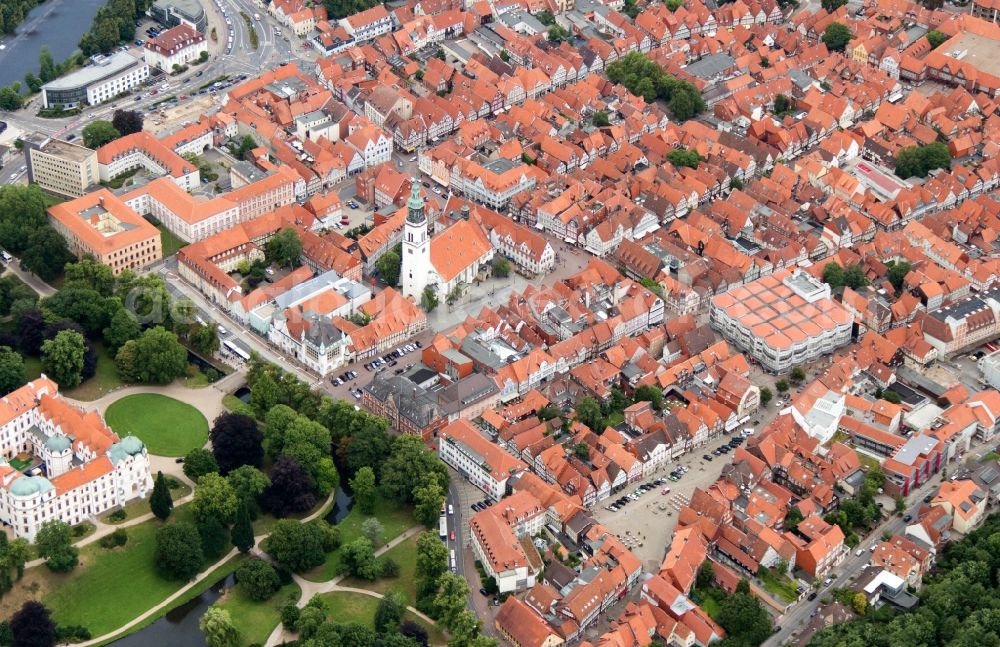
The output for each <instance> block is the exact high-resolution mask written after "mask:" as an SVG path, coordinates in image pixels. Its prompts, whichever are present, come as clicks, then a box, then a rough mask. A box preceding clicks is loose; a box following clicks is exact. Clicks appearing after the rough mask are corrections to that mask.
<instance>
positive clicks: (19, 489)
mask: <svg viewBox="0 0 1000 647" xmlns="http://www.w3.org/2000/svg"><path fill="white" fill-rule="evenodd" d="M10 493H11V494H12V495H14V496H31V495H33V494H37V493H38V483H36V482H35V479H33V478H32V477H30V476H24V477H21V478H19V479H17V480H16V481H14V482H13V483H11V485H10Z"/></svg>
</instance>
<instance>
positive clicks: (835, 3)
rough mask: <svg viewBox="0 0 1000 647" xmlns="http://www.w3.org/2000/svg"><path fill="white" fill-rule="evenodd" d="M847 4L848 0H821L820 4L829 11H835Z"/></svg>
mask: <svg viewBox="0 0 1000 647" xmlns="http://www.w3.org/2000/svg"><path fill="white" fill-rule="evenodd" d="M845 4H847V0H821V2H820V5H821V6H822V7H823V8H824V9H826V12H827V13H833V12H834V11H836V10H837V9H840V8H841V7H843V6H844V5H845Z"/></svg>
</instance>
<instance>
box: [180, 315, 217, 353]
mask: <svg viewBox="0 0 1000 647" xmlns="http://www.w3.org/2000/svg"><path fill="white" fill-rule="evenodd" d="M188 342H190V344H191V347H192V348H194V350H195V352H197V353H199V354H200V355H203V356H205V357H211V356H212V355H213V354H215V352H216V351H218V350H219V347H220V342H219V331H218V328H217V327H216V325H215V324H214V323H213V324H206V325H204V326H203V325H200V324H199V325H197V326H195V327H194V330H192V331H191V333H190V334H189V335H188Z"/></svg>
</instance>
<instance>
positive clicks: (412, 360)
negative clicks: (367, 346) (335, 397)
mask: <svg viewBox="0 0 1000 647" xmlns="http://www.w3.org/2000/svg"><path fill="white" fill-rule="evenodd" d="M422 346H423V342H421V341H420V340H418V339H414V340H411V341H408V342H406V343H405V344H402V345H400V346H399V347H398V348H395V349H393V350H391V351H389V352H388V353H386V354H385V355H382V356H380V357H376V358H374V359H368V360H365V361H359V362H355V364H354V365H353V366H348V367H345V370H344V371H343V372H341V373H338V374H336V375H333V376H331V377H330V378H328V379H329V382H330V385H331V386H333V387H334V388H337V387H340V386H345V385H348V383H349V388H348V393H349V394H350V395H351V396H352V397H354V399H355V400H360V399H361V388H362V387H361V386H356V384H357V383H358V380H360V382H361V385H362V386H363V385H365V384H368V383H369V382H370V381H371V379H372V378H373V377H375V374H376V373H383V372H386V371H392V372H393V373H394V374H395V375H400V374H401V373H402V372H403V371H405V370H406V369H408V368H410V367H412V366H413V365H414V364H416V363H417V362H419V361H420V349H421V347H422Z"/></svg>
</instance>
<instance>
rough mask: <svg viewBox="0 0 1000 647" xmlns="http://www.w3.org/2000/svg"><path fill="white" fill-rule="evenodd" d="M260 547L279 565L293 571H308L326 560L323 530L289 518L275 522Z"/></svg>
mask: <svg viewBox="0 0 1000 647" xmlns="http://www.w3.org/2000/svg"><path fill="white" fill-rule="evenodd" d="M261 547H262V548H263V549H264V551H265V552H266V553H267V554H268V555H270V556H271V558H272V559H274V561H275V562H277V563H278V565H279V566H281V567H283V568H287V569H288V570H290V571H292V572H293V573H302V572H304V571H308V570H309V569H311V568H316V567H317V566H319V565H320V564H322V563H323V562H324V561H326V552H325V551H324V550H323V531H322V530H320V529H319V528H318V527H317V526H315V525H313V524H309V523H301V522H299V521H294V520H291V519H282V520H281V521H278V522H277V523H275V524H274V527H273V529H272V530H271V534H270V536H268V538H267V539H265V540H264V542H263V544H262V545H261Z"/></svg>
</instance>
